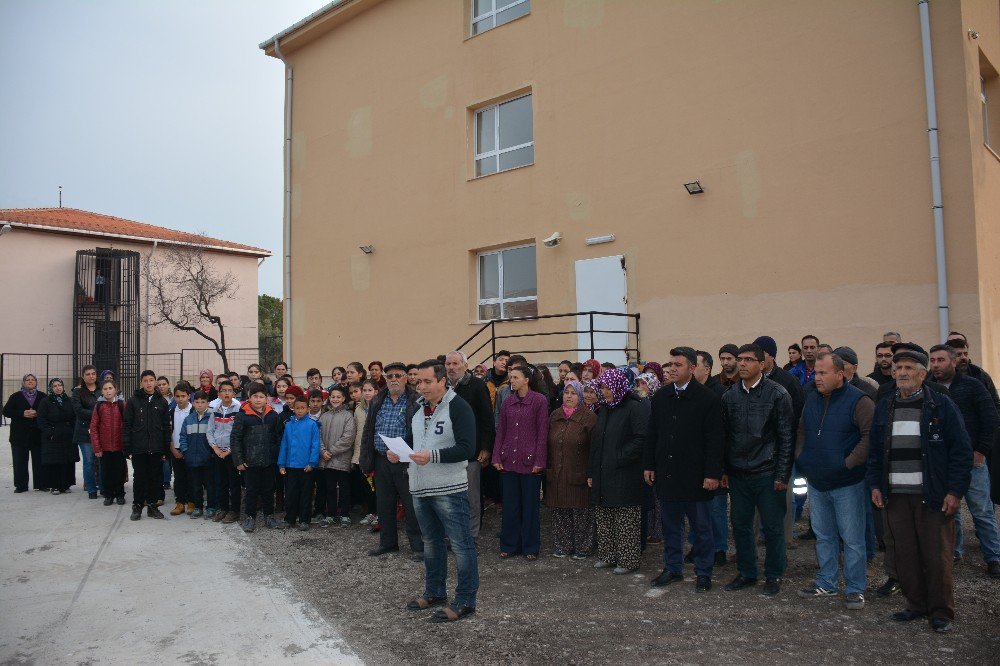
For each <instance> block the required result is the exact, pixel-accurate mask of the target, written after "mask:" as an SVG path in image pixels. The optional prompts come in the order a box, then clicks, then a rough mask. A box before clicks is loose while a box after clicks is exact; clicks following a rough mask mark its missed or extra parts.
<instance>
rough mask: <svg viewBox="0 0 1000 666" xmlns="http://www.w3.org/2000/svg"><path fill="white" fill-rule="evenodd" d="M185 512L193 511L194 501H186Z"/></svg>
mask: <svg viewBox="0 0 1000 666" xmlns="http://www.w3.org/2000/svg"><path fill="white" fill-rule="evenodd" d="M187 513H189V514H190V513H194V502H188V503H187Z"/></svg>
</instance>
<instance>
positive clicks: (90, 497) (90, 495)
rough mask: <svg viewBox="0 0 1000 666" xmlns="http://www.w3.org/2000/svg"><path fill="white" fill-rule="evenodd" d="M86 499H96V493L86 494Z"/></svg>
mask: <svg viewBox="0 0 1000 666" xmlns="http://www.w3.org/2000/svg"><path fill="white" fill-rule="evenodd" d="M87 499H97V493H87Z"/></svg>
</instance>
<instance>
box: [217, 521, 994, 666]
mask: <svg viewBox="0 0 1000 666" xmlns="http://www.w3.org/2000/svg"><path fill="white" fill-rule="evenodd" d="M964 515H965V519H966V537H967V538H966V552H965V560H964V562H963V563H961V564H959V565H957V566H956V568H955V580H956V595H955V596H956V608H957V618H956V623H955V625H954V627H955V628H954V630H953V631H952V632H951V633H950V634H948V635H938V634H934V633H933V632H931V631H930V629H929V627H928V625H927V623H926V622H924V621H918V622H913V623H911V624H907V625H901V624H897V623H894V622H891V621H889V619H888V616H889V614H890V613H892V612H894V611H897V610H900V609H901V608H902V604H903V602H902V599H901V598H900V597H898V596H896V597H892V598H890V599H888V600H884V599H878V598H876V597H875V595H874V592H873V591H872V592H870V594H869V595H867V606H866V607H865V609H864V610H861V611H847V610H845V609H844V608H843V605H842V603H841V601H840V600H839V599H837V600H830V599H824V600H816V601H813V600H805V599H799V598H797V597H796V596H795V591H796V590H797V589H799V588H802V587H805V586H808V585H810V584H811V583H812V581H813V576H814V575H815V570H816V566H815V554H814V549H813V545H812V544H813V542H799V543H800V544H802V545H800V546H799V547H798V548H796V549H794V550H790V551H789V566H788V572H787V574H786V578H785V582H784V584H783V586H782V591H781V594H780V595H778V596H777V597H776V598H773V599H769V598H766V597H763V596H762V595H761V594H760V592H759V587H758V588H756V589H751V590H745V591H741V592H725V591H723V589H722V587H723V585H725V583H727V582H728V581H729V580H730V579H731V578H732V577H733V576H734V575H735V573H736V567H735V564H733V563H730V564H728V565H727V566H726V567H724V568H722V569H721V570H720V569H719V568H716V571H715V577H714V587H713V589H712V591H711V592H709V593H708V594H698V595H696V594H695V592H694V573H693V570H692V566H691V565H687V567H686V569H685V575H686V577H687V578H686V581H685V582H684V583H683V584H679V585H678V584H674V585H671V586H670V587H669V588H665V589H662V588H661V589H654V588H651V587H650V586H649V580H650V579H651V578H653V577H654V576H655V575H657V574H658V573H659V572H660V569H661V560H660V554H661V550H660V546H658V545H653V546H650V548H649V549H647V551H646V552H645V553H644V555H643V559H642V567H641V569H640V572H639V573H637V574H634V575H627V576H614V575H611V574H610V573H608V571H607V570H603V571H598V570H595V569H593V567H592V562H593V560H592V559H590V560H584V561H582V562H577V561H573V560H570V559H557V558H554V557H551V556H550V555H551V552H552V549H551V538H550V534H549V530H548V525H547V517H548V516H547V512H546V511H545V510H544V509H543V511H542V520H543V524H542V541H543V545H542V548H543V554H542V557H540V558H539V560H538V561H537V562H534V563H532V562H527V561H526V560H524V559H523V558H513V559H512V560H507V561H504V560H501V559H500V558H499V557H498V554H497V553H498V549H497V540H496V539H495V538H492V537H493V536H494V535H496V534H497V532H498V531H499V525H500V520H499V516H498V515H497V514H496V513H495V512H492V511H491V512H487V514H486V517H485V519H484V524H483V531H482V535H483V536H482V538H481V544H480V560H479V561H480V565H479V566H480V577H481V584H480V591H479V597H478V609H477V612H476V614H475V615H473V616H472V617H470V618H466V619H464V620H462V621H461V622H458V623H455V624H451V625H441V624H431V623H429V622H427V618H428V617H429V615H430V614H431V612H430V611H425V612H420V613H413V612H410V611H407V610H406V609H405V608H404V606H405V604H406V602H407V601H408V600H410V599H412V598H413V597H414V596H416V595H418V594H419V593H420V592H421V591H422V590H423V565H422V564H419V563H416V562H412V561H411V560H410V559H409V557H408V556H409V552H408V550H407V549H406V548H405V546H404V547H403V551H402V552H401V553H400V554H391V555H384V556H382V557H379V558H377V559H376V558H371V557H368V556H367V550H368V549H369V548H372V547H374V546H375V545H377V535H375V534H372V533H370V532H369V531H368V529H367V528H366V527H362V526H359V525H354V526H352V527H351V528H349V529H341V528H337V527H333V528H329V529H316V528H315V527H314V529H312V530H311V531H309V532H299V531H281V532H279V531H267V530H258V531H257V532H255V533H254V534H252V535H250V536H251V541H252V542H254V543H255V544H256V545H257V546H258V547H259V549H260V554H261V557H263V558H266V560H269V561H270V562H271V563H272V564H273V565H274V566H277V567H280V569H281V570H282V571H283V572H284V573H285V574H286V575H287V576H288V577H289V579H290V580H291V581H292V583H293V584H294V585H295V587H296V589H297V590H298V591H299V593H300V594H302V595H303V596H304V597H305V598H307V599H308V600H309V601H310V602H311V603H312V604H314V605H315V606H316V608H317V609H318V610H319V612H321V613H322V614H324V615H325V617H326V619H327V620H328V621H329V622H331V623H332V624H333V625H335V626H337V627H339V628H340V629H341V630H342V631H343V634H344V636H345V638H346V640H347V642H348V644H349V645H350V646H351V647H352V648H353V649H354V650H355V651H356V652H357V653H358V654H359V655H360V656H361V657H362V658H363V659H365V660H366V661H367V662H370V663H373V664H398V663H400V662H405V663H418V664H424V663H441V662H449V663H463V664H465V663H480V664H510V663H522V664H537V663H544V662H551V663H565V664H604V663H609V662H626V661H627V662H628V663H639V664H653V663H656V664H673V663H678V664H681V663H683V664H691V663H708V662H734V663H752V662H756V663H761V664H769V663H791V662H792V661H793V660H794V661H795V662H800V663H802V662H804V663H809V662H820V663H834V662H836V663H857V662H878V663H882V664H904V663H910V664H913V663H919V664H928V663H938V664H987V663H1000V660H998V657H997V655H998V654H1000V630H998V624H1000V622H998V620H1000V605H998V599H1000V595H998V590H1000V581H996V580H992V579H990V578H988V577H987V576H986V575H985V565H984V564H983V563H982V559H981V557H980V554H979V545H978V540H977V539H976V538H975V536H974V533H973V531H972V528H971V523H970V521H969V515H968V512H965V513H964ZM232 529H235V526H234V527H233V528H232ZM400 539H401V543H405V541H406V539H405V535H403V534H402V533H401V534H400ZM760 557H761V562H762V561H763V548H761V549H760ZM881 559H882V558H881V554H879V555H878V556H877V557H876V559H875V562H874V563H873V564H872V565H871V566H870V567H869V579H870V581H871V584H872V586H875V585H878V584H880V583H881V582H882V581H883V580H884V576H883V575H882V571H881ZM260 565H261V563H260V562H248V570H251V569H254V568H256V567H259V566H260ZM449 572H450V574H451V576H452V581H451V583H450V586H449V590H450V591H451V590H453V586H454V559H453V558H452V559H450V562H449Z"/></svg>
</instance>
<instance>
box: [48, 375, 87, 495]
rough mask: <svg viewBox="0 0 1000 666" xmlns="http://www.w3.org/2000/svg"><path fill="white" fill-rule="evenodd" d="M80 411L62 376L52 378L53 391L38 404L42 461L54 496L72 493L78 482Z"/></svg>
mask: <svg viewBox="0 0 1000 666" xmlns="http://www.w3.org/2000/svg"><path fill="white" fill-rule="evenodd" d="M75 425H76V412H75V411H74V410H73V401H72V400H71V399H70V397H69V395H68V394H67V393H66V387H65V386H64V385H63V381H62V380H61V379H59V378H58V377H54V378H52V379H50V380H49V394H48V395H47V396H45V398H44V399H42V400H41V402H39V404H38V428H39V430H41V431H42V464H43V465H45V468H46V469H45V473H46V476H47V478H48V480H49V485H51V486H52V494H53V495H61V494H62V493H68V492H69V488H70V486H74V485H76V462H77V461H78V460H79V459H80V451H79V450H78V449H77V448H76V444H74V443H73V427H74V426H75Z"/></svg>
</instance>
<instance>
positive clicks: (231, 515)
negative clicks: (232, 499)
mask: <svg viewBox="0 0 1000 666" xmlns="http://www.w3.org/2000/svg"><path fill="white" fill-rule="evenodd" d="M239 519H240V514H238V513H236V512H235V511H230V512H228V513H227V514H226V515H225V517H224V518H223V519H222V524H223V525H232V524H233V523H235V522H236V521H238V520H239Z"/></svg>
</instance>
